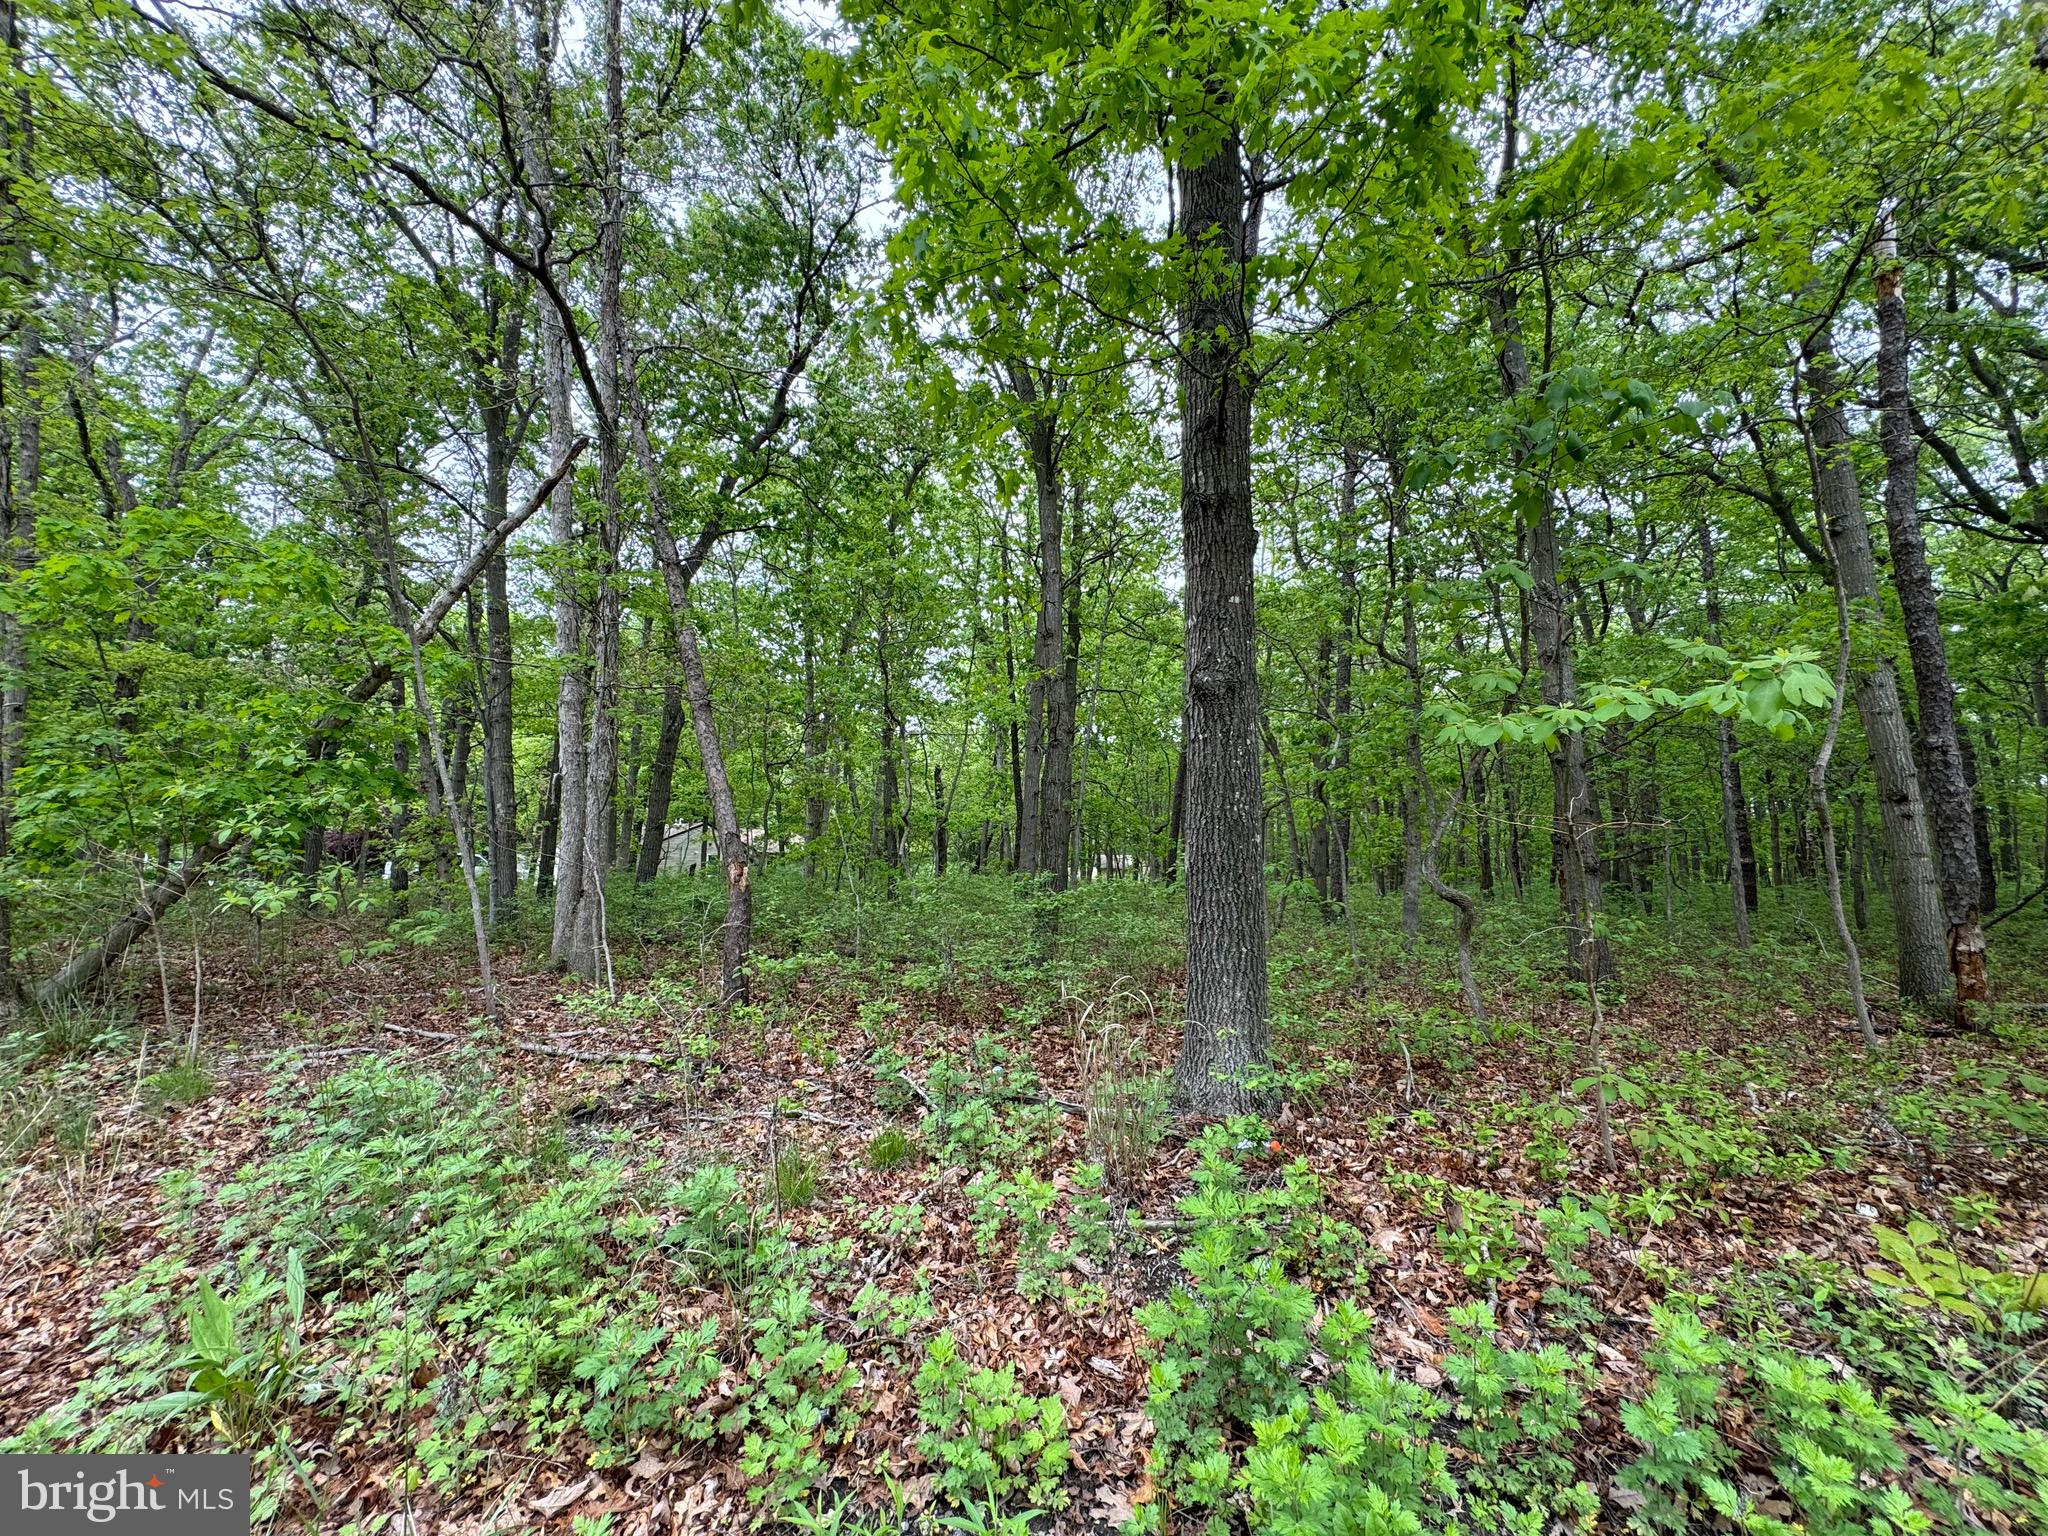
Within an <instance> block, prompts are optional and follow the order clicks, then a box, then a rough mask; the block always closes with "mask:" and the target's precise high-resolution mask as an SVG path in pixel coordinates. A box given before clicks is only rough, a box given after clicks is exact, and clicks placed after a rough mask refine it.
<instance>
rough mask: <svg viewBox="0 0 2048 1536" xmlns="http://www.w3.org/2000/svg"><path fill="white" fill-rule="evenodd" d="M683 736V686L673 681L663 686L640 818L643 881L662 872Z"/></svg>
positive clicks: (637, 871)
mask: <svg viewBox="0 0 2048 1536" xmlns="http://www.w3.org/2000/svg"><path fill="white" fill-rule="evenodd" d="M682 740H683V690H682V689H681V688H680V687H679V686H678V685H677V684H676V683H675V682H674V681H670V682H669V683H667V684H666V685H664V686H663V688H662V690H661V731H660V734H659V735H658V736H657V737H656V738H655V742H654V761H653V762H652V763H650V764H649V765H648V768H647V811H646V814H645V815H644V816H643V817H642V818H641V822H640V855H639V858H638V860H637V861H636V862H635V863H634V865H633V878H634V880H635V881H637V882H638V883H639V884H641V885H645V884H646V883H647V882H648V881H650V880H652V879H653V878H654V877H655V876H656V875H658V874H659V873H661V850H662V846H663V844H664V843H665V841H666V840H667V837H668V812H669V802H670V801H671V800H673V799H674V798H675V782H676V748H677V747H679V746H680V745H681V744H682Z"/></svg>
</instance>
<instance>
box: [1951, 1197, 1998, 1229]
mask: <svg viewBox="0 0 2048 1536" xmlns="http://www.w3.org/2000/svg"><path fill="white" fill-rule="evenodd" d="M1998 1204H1999V1202H1998V1197H1997V1196H1996V1195H1987V1194H1985V1193H1983V1192H1982V1191H1981V1190H1973V1191H1972V1192H1970V1193H1969V1194H1963V1195H1950V1196H1949V1197H1948V1217H1949V1220H1950V1221H1952V1222H1954V1223H1955V1224H1956V1225H1957V1226H1958V1227H1960V1228H1962V1230H1963V1231H1965V1232H1981V1231H1983V1230H1984V1229H1985V1228H1986V1227H1995V1226H1997V1225H1998Z"/></svg>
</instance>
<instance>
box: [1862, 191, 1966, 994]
mask: <svg viewBox="0 0 2048 1536" xmlns="http://www.w3.org/2000/svg"><path fill="white" fill-rule="evenodd" d="M1875 286H1876V297H1877V398H1878V439H1879V441H1880V442H1881V443H1882V445H1883V448H1884V464H1885V481H1884V521H1885V532H1886V534H1887V536H1888V538H1889V541H1890V544H1891V556H1892V586H1893V588H1894V590H1896V591H1897V593H1898V594H1899V608H1900V610H1901V612H1902V613H1903V615H1904V618H1905V628H1906V653H1907V655H1908V656H1909V657H1910V658H1911V659H1912V663H1913V692H1914V696H1915V698H1916V700H1917V701H1918V703H1919V707H1920V739H1921V743H1922V745H1923V746H1924V748H1925V750H1926V757H1927V781H1928V782H1927V790H1928V794H1929V798H1930V800H1931V803H1932V810H1933V832H1934V851H1935V855H1936V858H1937V861H1938V869H1939V873H1940V880H1941V899H1942V906H1943V908H1944V909H1945V911H1946V915H1947V918H1948V965H1949V972H1950V975H1951V976H1953V977H1954V981H1955V1001H1956V1006H1957V1007H1958V1008H1959V1009H1961V1008H1965V1007H1967V1006H1968V1005H1969V1004H1970V1003H1981V1002H1985V1001H1988V1000H1989V999H1990V996H1991V983H1990V979H1989V977H1988V976H1987V974H1986V970H1985V953H1984V913H1983V909H1982V902H1983V900H1984V894H1983V880H1982V875H1981V872H1980V866H1979V858H1978V846H1977V828H1976V824H1975V820H1974V815H1973V809H1974V806H1975V803H1976V802H1975V796H1974V795H1973V794H1972V793H1971V790H1970V784H1969V776H1968V775H1967V774H1966V773H1965V771H1964V763H1963V744H1962V739H1961V737H1960V735H1959V734H1958V733H1957V729H1956V697H1955V687H1954V684H1953V683H1952V682H1951V681H1950V679H1949V671H1948V643H1947V641H1946V640H1945V639H1944V638H1943V635H1942V631H1941V613H1940V608H1939V602H1938V598H1937V594H1936V592H1935V589H1934V572H1933V570H1932V569H1931V568H1930V567H1929V565H1928V562H1927V541H1926V538H1925V536H1924V535H1923V533H1922V531H1921V527H1920V440H1919V438H1917V437H1916V436H1915V435H1914V433H1913V415H1912V410H1913V397H1912V385H1911V369H1910V362H1909V357H1908V352H1909V347H1910V342H1909V340H1908V338H1907V335H1906V298H1905V289H1904V282H1903V272H1902V270H1901V268H1900V266H1899V264H1898V259H1897V251H1896V249H1895V248H1894V247H1893V245H1892V241H1891V239H1890V234H1889V221H1887V228H1886V235H1885V237H1884V238H1882V239H1881V240H1880V241H1879V250H1878V267H1877V272H1876V276H1875Z"/></svg>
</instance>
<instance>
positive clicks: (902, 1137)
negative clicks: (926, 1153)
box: [867, 1125, 917, 1172]
mask: <svg viewBox="0 0 2048 1536" xmlns="http://www.w3.org/2000/svg"><path fill="white" fill-rule="evenodd" d="M916 1151H917V1149H916V1147H915V1146H913V1145H912V1143H911V1140H910V1137H909V1136H908V1135H906V1134H905V1133H904V1132H903V1131H902V1130H901V1129H900V1128H899V1127H897V1126H893V1125H891V1126H885V1127H883V1128H882V1129H881V1130H879V1131H877V1132H875V1134H874V1135H873V1137H871V1138H870V1139H869V1141H868V1150H867V1162H868V1166H869V1167H870V1168H876V1169H880V1170H882V1171H883V1172H888V1171H889V1170H891V1169H896V1168H901V1167H902V1166H903V1165H904V1164H906V1163H908V1162H909V1161H910V1160H911V1158H912V1157H913V1156H915V1155H916Z"/></svg>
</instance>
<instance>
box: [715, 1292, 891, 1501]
mask: <svg viewBox="0 0 2048 1536" xmlns="http://www.w3.org/2000/svg"><path fill="white" fill-rule="evenodd" d="M752 1326H753V1329H754V1335H755V1337H754V1347H753V1353H752V1355H751V1357H750V1358H749V1359H748V1361H747V1371H746V1374H747V1382H748V1385H749V1388H750V1390H749V1391H748V1393H747V1396H746V1398H745V1400H744V1401H743V1402H742V1403H741V1404H740V1406H739V1407H738V1408H736V1409H734V1410H733V1412H732V1413H731V1414H729V1415H727V1417H726V1419H725V1420H724V1421H723V1422H722V1425H721V1427H722V1428H723V1429H725V1430H727V1431H728V1432H743V1438H742V1440H741V1442H740V1458H739V1463H740V1470H741V1471H742V1472H744V1473H745V1474H746V1475H747V1477H748V1478H749V1479H750V1482H751V1485H750V1486H749V1488H748V1490H747V1497H748V1499H749V1501H751V1502H753V1503H755V1504H763V1503H765V1504H766V1505H767V1506H768V1507H770V1508H771V1509H774V1508H781V1507H783V1506H785V1505H786V1504H788V1503H789V1502H790V1501H791V1500H792V1499H794V1498H796V1497H798V1496H799V1495H800V1494H802V1493H803V1492H804V1491H805V1490H808V1489H810V1488H813V1487H815V1486H816V1485H817V1483H818V1482H819V1481H820V1480H821V1479H822V1478H823V1477H824V1475H825V1471H826V1467H827V1461H826V1456H825V1452H826V1449H827V1448H828V1446H829V1445H830V1444H831V1443H832V1442H833V1441H834V1439H835V1437H836V1436H837V1435H838V1433H839V1418H840V1412H841V1410H842V1408H843V1407H844V1405H845V1403H846V1399H847V1394H848V1393H849V1392H851V1391H852V1389H853V1386H854V1383H855V1381H856V1380H857V1379H858V1377H857V1374H856V1372H855V1371H854V1369H853V1367H852V1365H850V1364H849V1363H848V1361H847V1357H846V1347H845V1346H844V1345H843V1344H838V1343H835V1342H833V1341H832V1340H830V1339H828V1338H826V1336H825V1327H824V1324H823V1323H822V1322H820V1321H819V1320H818V1317H817V1308H816V1306H815V1304H814V1300H813V1298H812V1295H811V1292H810V1290H809V1288H808V1287H806V1286H804V1285H802V1284H800V1283H799V1282H797V1281H795V1280H784V1281H781V1282H779V1283H778V1284H777V1285H776V1286H775V1287H774V1289H773V1291H772V1292H771V1293H770V1295H769V1296H768V1297H767V1305H766V1309H765V1311H764V1312H763V1314H762V1315H761V1316H759V1317H757V1318H755V1319H754V1320H753V1324H752Z"/></svg>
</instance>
